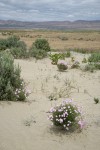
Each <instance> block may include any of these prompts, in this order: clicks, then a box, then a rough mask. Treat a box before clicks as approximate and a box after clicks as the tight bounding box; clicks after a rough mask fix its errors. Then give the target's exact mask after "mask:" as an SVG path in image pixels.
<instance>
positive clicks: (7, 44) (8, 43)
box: [0, 35, 27, 50]
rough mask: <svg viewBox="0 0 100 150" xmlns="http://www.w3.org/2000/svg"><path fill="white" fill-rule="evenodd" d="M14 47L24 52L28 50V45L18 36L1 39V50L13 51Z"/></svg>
mask: <svg viewBox="0 0 100 150" xmlns="http://www.w3.org/2000/svg"><path fill="white" fill-rule="evenodd" d="M12 47H20V49H22V50H26V48H27V47H26V44H25V43H24V42H23V41H20V38H19V37H18V36H15V35H14V36H11V37H8V38H7V39H0V50H6V49H7V48H9V49H11V48H12Z"/></svg>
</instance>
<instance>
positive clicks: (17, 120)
mask: <svg viewBox="0 0 100 150" xmlns="http://www.w3.org/2000/svg"><path fill="white" fill-rule="evenodd" d="M74 55H75V58H76V59H78V60H79V61H81V60H82V58H83V56H84V55H82V54H77V55H76V54H74ZM68 61H70V60H68ZM15 64H19V65H20V67H21V69H22V72H21V76H22V77H23V78H24V80H25V81H26V82H27V83H28V88H29V89H30V90H31V91H32V93H31V94H30V96H29V97H28V101H27V102H0V150H40V149H41V150H47V149H48V150H60V149H62V150H66V149H69V150H94V149H95V150H99V149H100V103H98V104H94V100H93V99H94V97H98V98H100V71H96V72H94V73H89V72H82V71H81V70H80V69H68V70H67V71H65V72H59V71H58V69H57V66H55V65H52V64H51V60H50V59H49V58H46V59H43V60H38V61H36V60H33V59H32V60H15ZM65 81H67V82H70V84H71V85H73V87H74V88H71V89H70V91H71V92H70V93H69V95H67V94H68V92H69V91H68V90H66V91H65V93H66V94H64V93H63V92H61V93H60V94H61V95H60V96H59V92H60V89H63V88H64V87H65ZM68 88H69V87H68ZM56 92H57V94H58V97H57V98H58V99H57V100H53V101H50V99H49V98H48V97H49V96H50V95H51V94H52V93H56ZM67 96H69V97H71V98H73V100H74V101H75V102H77V103H78V104H79V105H80V106H83V111H84V113H85V115H84V116H85V118H84V119H85V121H86V127H85V129H83V131H82V132H73V133H67V132H60V131H59V132H58V130H56V129H55V128H52V127H51V122H50V121H49V120H47V112H48V110H49V109H50V108H51V107H52V106H55V105H56V104H58V103H60V102H61V101H62V100H64V99H66V97H67Z"/></svg>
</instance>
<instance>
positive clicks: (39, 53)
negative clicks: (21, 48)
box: [29, 48, 47, 59]
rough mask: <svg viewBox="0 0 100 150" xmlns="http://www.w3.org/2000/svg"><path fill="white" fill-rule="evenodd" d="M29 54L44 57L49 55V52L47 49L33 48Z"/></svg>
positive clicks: (39, 57)
mask: <svg viewBox="0 0 100 150" xmlns="http://www.w3.org/2000/svg"><path fill="white" fill-rule="evenodd" d="M29 55H30V57H35V58H36V59H43V58H45V57H46V56H47V52H46V51H45V50H41V49H36V48H31V49H30V52H29Z"/></svg>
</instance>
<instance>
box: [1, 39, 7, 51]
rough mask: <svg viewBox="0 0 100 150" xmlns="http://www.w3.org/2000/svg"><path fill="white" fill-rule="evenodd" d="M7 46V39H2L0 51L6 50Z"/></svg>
mask: <svg viewBox="0 0 100 150" xmlns="http://www.w3.org/2000/svg"><path fill="white" fill-rule="evenodd" d="M6 48H7V40H6V39H0V51H2V50H5V49H6Z"/></svg>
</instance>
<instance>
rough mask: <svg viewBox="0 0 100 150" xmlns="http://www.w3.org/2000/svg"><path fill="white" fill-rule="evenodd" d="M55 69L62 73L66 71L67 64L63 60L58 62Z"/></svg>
mask: <svg viewBox="0 0 100 150" xmlns="http://www.w3.org/2000/svg"><path fill="white" fill-rule="evenodd" d="M57 67H58V69H59V70H60V71H64V70H67V69H68V63H67V62H66V61H65V60H59V61H58V63H57Z"/></svg>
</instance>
